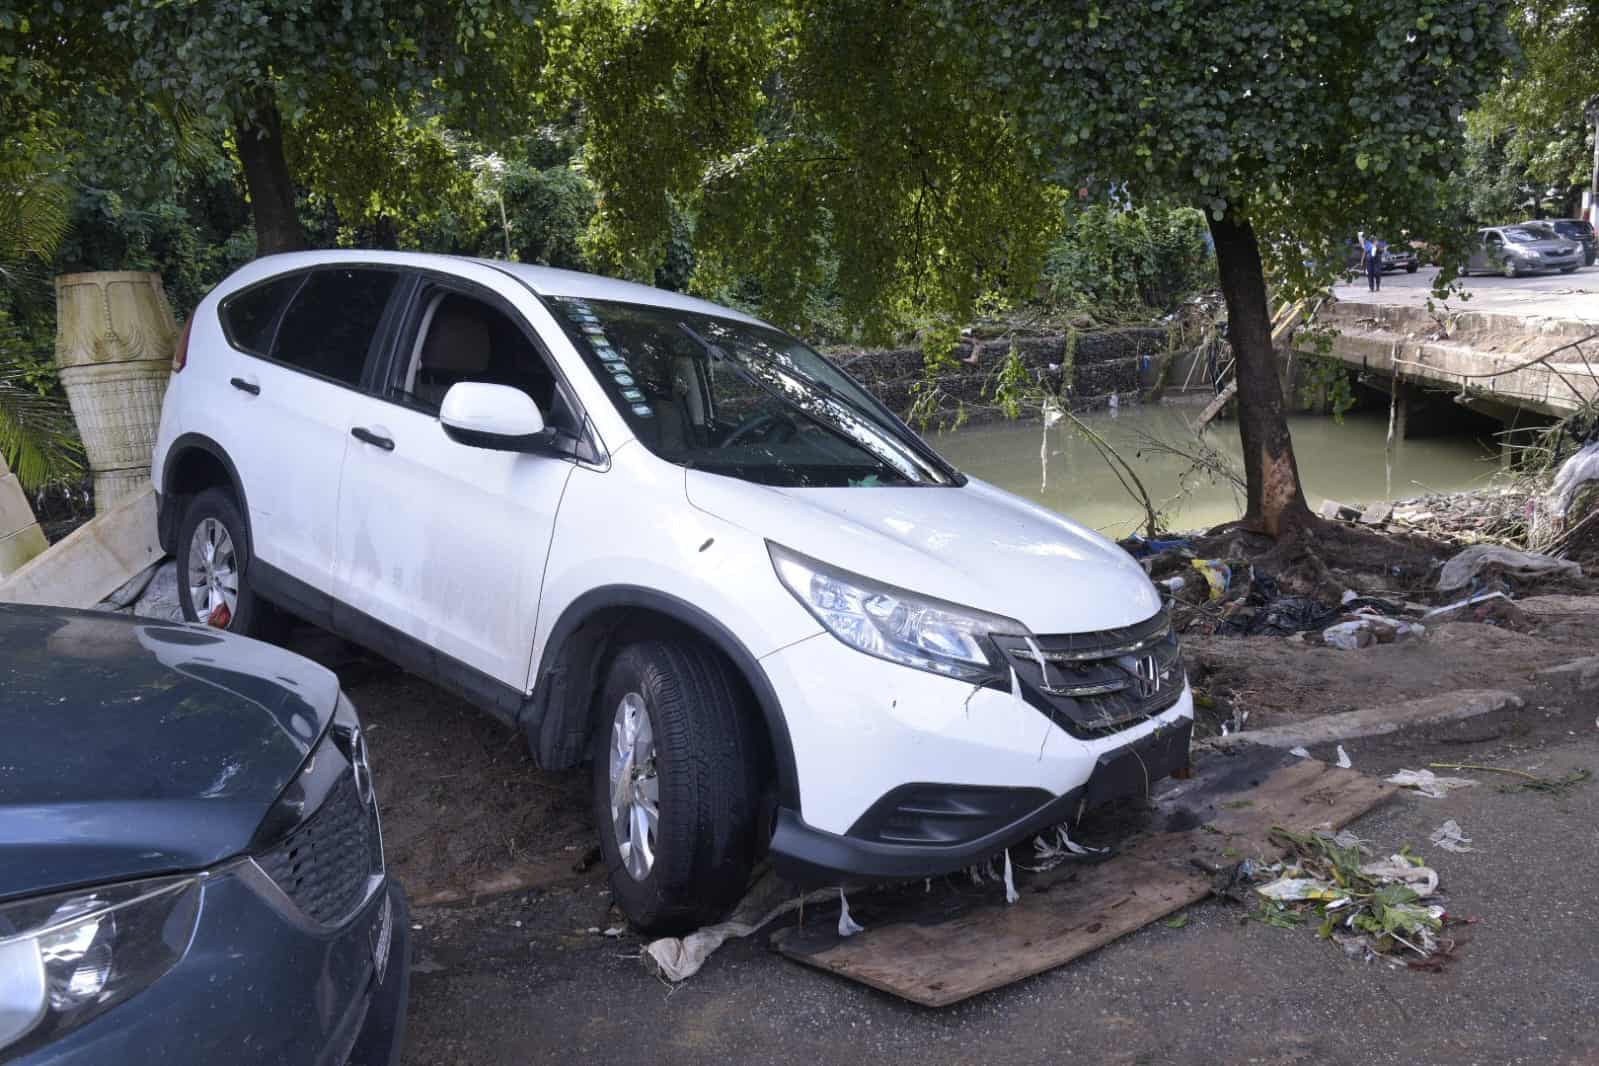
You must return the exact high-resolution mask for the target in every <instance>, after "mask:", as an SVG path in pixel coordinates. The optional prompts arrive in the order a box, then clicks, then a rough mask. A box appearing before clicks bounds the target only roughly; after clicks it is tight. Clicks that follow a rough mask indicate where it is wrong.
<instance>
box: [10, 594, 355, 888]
mask: <svg viewBox="0 0 1599 1066" xmlns="http://www.w3.org/2000/svg"><path fill="white" fill-rule="evenodd" d="M338 691H339V689H338V680H337V678H335V677H334V676H333V674H331V673H329V672H328V671H327V670H325V669H323V668H322V667H320V666H317V665H316V664H315V663H312V662H310V661H309V660H307V659H303V658H301V657H300V656H298V655H295V654H293V653H292V652H288V651H285V650H283V649H282V648H275V647H273V646H271V645H269V644H262V643H260V642H258V641H254V640H248V639H245V638H243V637H235V636H229V635H228V634H225V633H219V632H217V631H215V630H211V629H205V628H202V627H199V626H184V625H174V624H171V623H165V622H153V621H148V620H144V619H135V618H129V617H125V616H121V615H109V614H95V613H90V612H83V611H68V610H62V609H57V608H35V607H18V606H13V605H7V604H0V738H3V741H0V899H3V898H6V897H9V896H16V895H27V894H33V893H37V892H46V891H50V890H52V889H56V888H65V887H69V886H72V885H77V884H86V883H90V882H95V881H105V880H112V879H122V878H133V877H141V876H146V875H150V874H156V873H162V872H168V871H175V870H189V869H198V868H201V867H205V866H209V865H211V864H213V863H216V862H218V861H220V860H222V859H225V858H227V857H229V856H231V855H234V854H237V853H238V852H240V851H241V850H242V849H243V848H244V847H245V846H246V845H247V844H248V842H249V840H250V837H251V835H252V833H253V832H254V831H255V828H256V826H257V825H259V824H260V822H261V819H262V817H263V816H264V815H265V814H266V812H267V809H268V808H269V807H270V806H271V805H272V803H273V801H274V800H275V799H276V798H277V797H278V795H279V793H281V792H282V791H283V788H284V786H285V785H287V784H288V782H289V781H290V780H291V779H292V778H293V776H294V774H295V773H296V771H297V770H298V769H299V767H300V765H301V763H303V762H304V760H305V757H306V754H307V753H308V752H309V751H310V749H311V746H312V745H313V744H315V743H316V741H317V739H318V738H319V737H320V736H321V735H322V732H323V729H324V728H325V727H326V725H327V723H328V721H329V719H330V718H331V717H332V715H333V710H334V706H335V704H336V702H337V699H338Z"/></svg>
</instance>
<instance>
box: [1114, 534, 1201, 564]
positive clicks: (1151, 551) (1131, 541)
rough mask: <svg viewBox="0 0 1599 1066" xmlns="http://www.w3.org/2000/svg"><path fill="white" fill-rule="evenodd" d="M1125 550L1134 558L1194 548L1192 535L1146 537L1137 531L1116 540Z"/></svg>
mask: <svg viewBox="0 0 1599 1066" xmlns="http://www.w3.org/2000/svg"><path fill="white" fill-rule="evenodd" d="M1116 543H1117V544H1119V545H1120V546H1121V548H1122V550H1123V551H1125V552H1126V553H1127V554H1128V555H1131V556H1132V557H1133V558H1134V559H1143V558H1145V557H1146V556H1150V555H1159V554H1160V553H1161V552H1169V551H1182V550H1186V549H1188V548H1192V547H1193V545H1194V539H1193V538H1192V537H1149V538H1145V537H1142V536H1140V535H1139V534H1137V533H1134V534H1133V535H1132V536H1130V537H1127V538H1126V539H1124V540H1119V541H1117V542H1116Z"/></svg>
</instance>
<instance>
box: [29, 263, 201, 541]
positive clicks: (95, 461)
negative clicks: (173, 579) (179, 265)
mask: <svg viewBox="0 0 1599 1066" xmlns="http://www.w3.org/2000/svg"><path fill="white" fill-rule="evenodd" d="M177 335H178V325H177V322H176V320H175V319H174V318H173V317H172V308H171V307H170V306H169V305H168V303H167V297H166V290H165V289H163V288H162V286H161V275H159V274H152V273H144V272H131V271H130V272H111V271H104V272H99V273H93V274H63V275H62V276H61V277H58V278H56V365H57V366H58V367H60V369H61V385H62V388H64V389H65V390H66V393H67V400H68V402H70V403H71V404H72V414H73V417H74V418H76V419H77V423H78V434H79V436H81V437H82V438H83V449H84V452H85V453H86V454H87V456H88V460H89V469H90V471H91V472H93V474H94V509H95V512H96V513H101V514H103V513H104V512H105V511H106V509H107V508H109V507H111V506H112V505H113V504H115V503H116V502H117V501H118V500H120V499H122V498H124V497H126V496H129V495H132V494H133V493H135V492H137V491H139V490H140V489H141V488H143V487H144V486H145V485H146V484H148V483H149V480H150V453H151V451H152V450H153V449H154V448H155V435H156V431H157V430H158V429H159V428H160V425H161V401H162V400H163V399H164V398H165V397H166V391H167V379H168V378H169V377H170V376H171V372H172V352H173V347H174V344H175V342H176V340H177Z"/></svg>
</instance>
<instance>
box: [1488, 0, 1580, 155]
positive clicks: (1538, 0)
mask: <svg viewBox="0 0 1599 1066" xmlns="http://www.w3.org/2000/svg"><path fill="white" fill-rule="evenodd" d="M1509 25H1510V27H1511V29H1512V31H1513V32H1514V33H1515V36H1516V40H1517V41H1518V42H1519V44H1520V50H1521V61H1520V62H1519V63H1518V64H1517V65H1516V66H1515V67H1514V68H1513V69H1512V70H1511V71H1509V72H1507V74H1506V76H1505V77H1504V78H1503V80H1502V81H1501V82H1500V84H1499V86H1498V87H1497V89H1496V90H1495V91H1494V92H1493V93H1491V94H1489V95H1488V96H1487V97H1486V98H1485V99H1484V101H1483V106H1482V108H1481V110H1480V111H1479V112H1478V113H1477V114H1475V115H1473V116H1472V125H1473V127H1474V129H1476V130H1478V131H1480V135H1481V136H1482V137H1483V138H1484V139H1488V138H1494V139H1496V140H1497V141H1498V143H1499V144H1500V145H1501V146H1502V148H1501V150H1502V151H1503V152H1504V153H1505V154H1506V157H1507V158H1508V159H1509V160H1510V161H1512V162H1513V163H1514V164H1515V165H1516V166H1517V167H1518V168H1519V169H1521V170H1522V171H1523V172H1524V173H1525V174H1526V177H1527V179H1528V180H1530V181H1531V182H1534V183H1537V184H1540V185H1544V186H1550V185H1553V186H1571V185H1580V184H1586V183H1587V181H1588V178H1589V174H1590V171H1589V168H1590V167H1591V166H1592V165H1593V140H1592V136H1593V132H1592V131H1593V122H1592V121H1591V120H1585V117H1584V108H1585V106H1586V105H1587V104H1588V102H1589V101H1590V100H1591V99H1593V98H1594V97H1595V94H1596V93H1599V2H1595V0H1575V2H1573V0H1515V2H1514V3H1513V4H1511V12H1510V17H1509Z"/></svg>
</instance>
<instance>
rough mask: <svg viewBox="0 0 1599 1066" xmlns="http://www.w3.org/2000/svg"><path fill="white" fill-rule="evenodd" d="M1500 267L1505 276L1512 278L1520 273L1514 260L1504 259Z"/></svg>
mask: <svg viewBox="0 0 1599 1066" xmlns="http://www.w3.org/2000/svg"><path fill="white" fill-rule="evenodd" d="M1502 269H1503V272H1504V275H1505V277H1507V278H1513V277H1515V276H1517V275H1518V274H1520V273H1521V271H1520V270H1518V269H1517V268H1516V264H1515V261H1514V260H1511V259H1506V260H1505V265H1504V267H1503V268H1502Z"/></svg>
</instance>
